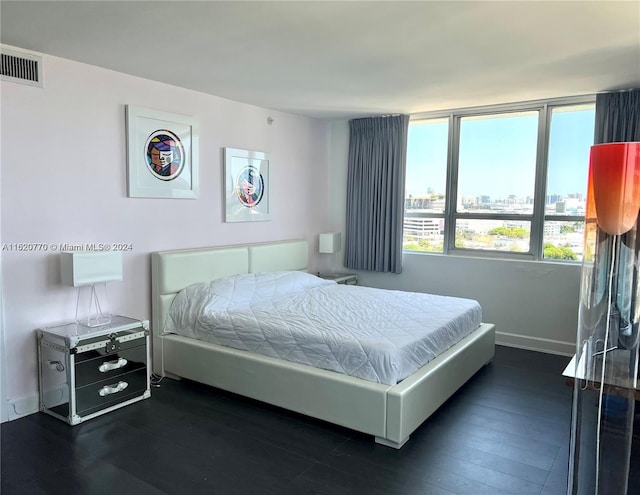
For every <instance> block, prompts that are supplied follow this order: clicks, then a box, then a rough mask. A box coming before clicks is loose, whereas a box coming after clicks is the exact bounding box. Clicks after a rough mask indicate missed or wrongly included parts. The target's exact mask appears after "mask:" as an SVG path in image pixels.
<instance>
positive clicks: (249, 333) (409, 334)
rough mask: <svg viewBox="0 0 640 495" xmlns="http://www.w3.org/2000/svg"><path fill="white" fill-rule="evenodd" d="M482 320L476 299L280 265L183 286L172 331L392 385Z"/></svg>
mask: <svg viewBox="0 0 640 495" xmlns="http://www.w3.org/2000/svg"><path fill="white" fill-rule="evenodd" d="M481 321H482V311H481V308H480V305H479V304H478V303H477V302H476V301H473V300H470V299H460V298H453V297H444V296H435V295H431V294H422V293H413V292H401V291H392V290H382V289H373V288H368V287H358V286H347V285H338V284H336V283H335V282H332V281H327V280H322V279H319V278H318V277H315V276H314V275H310V274H308V273H303V272H278V273H264V274H262V273H261V274H246V275H237V276H234V277H228V278H225V279H219V280H215V281H213V282H208V283H200V284H195V285H192V286H190V287H188V288H186V289H184V290H183V291H181V292H180V293H179V294H178V295H177V296H176V298H175V299H174V301H173V304H172V306H171V309H170V311H169V316H168V318H167V322H166V325H165V331H166V332H172V333H177V334H180V335H184V336H188V337H192V338H196V339H199V340H203V341H206V342H211V343H214V344H219V345H223V346H228V347H233V348H236V349H243V350H246V351H251V352H256V353H260V354H263V355H266V356H271V357H277V358H281V359H286V360H288V361H294V362H296V363H301V364H306V365H310V366H314V367H316V368H322V369H326V370H331V371H337V372H340V373H344V374H347V375H350V376H354V377H357V378H362V379H365V380H370V381H374V382H379V383H384V384H387V385H394V384H396V383H398V382H399V381H401V380H402V379H404V378H406V377H407V376H409V375H411V374H412V373H413V372H415V371H416V370H417V369H418V368H420V367H422V366H423V365H425V364H426V363H428V362H429V361H430V360H432V359H433V358H434V357H435V356H437V355H438V354H440V353H441V352H443V351H445V350H446V349H448V348H449V347H451V346H452V345H453V344H455V343H456V342H458V341H459V340H460V339H462V338H463V337H465V336H466V335H468V334H469V333H471V332H472V331H473V330H475V329H476V328H477V327H478V325H479V324H480V322H481Z"/></svg>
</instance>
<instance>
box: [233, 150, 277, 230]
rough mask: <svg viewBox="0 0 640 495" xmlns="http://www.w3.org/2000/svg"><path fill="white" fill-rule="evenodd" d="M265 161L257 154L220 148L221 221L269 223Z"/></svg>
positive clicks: (266, 164)
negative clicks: (222, 193) (223, 215)
mask: <svg viewBox="0 0 640 495" xmlns="http://www.w3.org/2000/svg"><path fill="white" fill-rule="evenodd" d="M269 161H270V160H269V154H268V153H263V152H261V151H248V150H240V149H236V148H225V149H224V183H225V221H227V222H265V221H268V220H271V209H270V207H269Z"/></svg>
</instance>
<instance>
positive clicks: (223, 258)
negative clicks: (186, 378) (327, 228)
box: [151, 241, 309, 374]
mask: <svg viewBox="0 0 640 495" xmlns="http://www.w3.org/2000/svg"><path fill="white" fill-rule="evenodd" d="M308 260H309V246H308V243H307V241H282V242H267V243H262V244H247V245H239V246H221V247H211V248H199V249H179V250H175V251H160V252H156V253H152V254H151V307H152V319H151V330H152V331H151V334H152V338H153V369H154V371H155V372H156V373H158V374H163V373H164V370H163V362H162V330H163V327H164V322H165V319H166V316H167V313H168V311H169V307H170V306H171V303H172V302H173V298H174V297H175V296H176V294H177V293H178V292H180V291H181V290H182V289H184V288H186V287H188V286H189V285H191V284H195V283H198V282H207V281H210V280H215V279H217V278H222V277H229V276H231V275H238V274H241V273H249V272H276V271H284V270H304V269H306V268H307V263H308Z"/></svg>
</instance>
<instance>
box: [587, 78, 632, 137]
mask: <svg viewBox="0 0 640 495" xmlns="http://www.w3.org/2000/svg"><path fill="white" fill-rule="evenodd" d="M628 141H640V89H632V90H630V91H619V92H616V93H602V94H599V95H596V121H595V136H594V140H593V142H594V143H595V144H602V143H620V142H628Z"/></svg>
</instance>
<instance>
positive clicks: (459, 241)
mask: <svg viewBox="0 0 640 495" xmlns="http://www.w3.org/2000/svg"><path fill="white" fill-rule="evenodd" d="M530 236H531V222H527V221H520V220H475V219H474V220H472V219H465V218H458V219H457V220H456V247H457V248H464V249H480V250H490V251H510V252H515V253H528V252H529V248H530Z"/></svg>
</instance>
